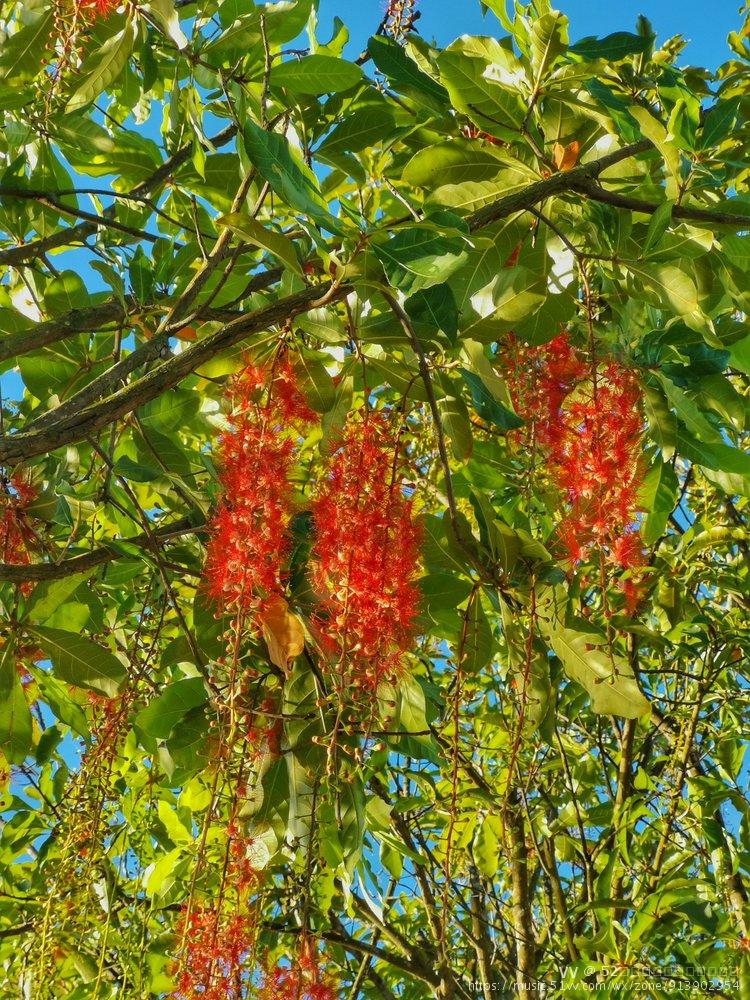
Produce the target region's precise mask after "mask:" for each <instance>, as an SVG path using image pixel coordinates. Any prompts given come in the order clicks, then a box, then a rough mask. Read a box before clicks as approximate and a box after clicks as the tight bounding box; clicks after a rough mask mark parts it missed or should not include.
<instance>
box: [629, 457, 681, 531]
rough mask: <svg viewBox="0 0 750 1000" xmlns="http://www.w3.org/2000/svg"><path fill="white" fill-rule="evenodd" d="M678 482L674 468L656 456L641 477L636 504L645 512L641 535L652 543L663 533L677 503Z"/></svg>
mask: <svg viewBox="0 0 750 1000" xmlns="http://www.w3.org/2000/svg"><path fill="white" fill-rule="evenodd" d="M678 488H679V483H678V481H677V475H676V474H675V471H674V469H673V468H672V466H671V465H669V464H668V463H667V462H663V461H662V460H661V459H660V458H657V459H656V461H655V462H654V464H653V465H652V466H651V468H650V469H649V470H648V472H647V473H646V475H645V476H644V478H643V483H642V486H641V489H640V490H639V493H638V506H639V507H640V508H641V509H642V510H644V511H645V512H646V514H647V517H646V519H645V520H644V522H643V524H642V525H641V537H642V538H643V541H644V543H645V544H646V545H653V544H654V542H656V541H658V539H659V538H661V536H662V535H663V534H664V531H665V530H666V527H667V524H668V522H669V515H670V514H671V513H672V511H673V510H674V508H675V504H676V503H677V491H678Z"/></svg>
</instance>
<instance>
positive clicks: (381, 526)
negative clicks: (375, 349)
mask: <svg viewBox="0 0 750 1000" xmlns="http://www.w3.org/2000/svg"><path fill="white" fill-rule="evenodd" d="M399 464H400V463H399V458H398V438H397V436H396V435H395V434H394V432H393V429H392V426H391V425H390V424H389V422H388V421H387V420H386V419H385V418H384V417H383V416H382V415H380V414H374V413H369V414H368V415H366V416H365V417H364V419H361V418H355V419H350V420H349V423H348V424H347V426H346V428H345V430H344V435H343V440H342V443H341V446H340V448H339V449H338V450H337V451H336V452H335V453H334V454H333V456H332V458H331V460H330V463H329V467H328V471H327V476H326V478H325V480H324V482H323V485H322V486H321V488H320V489H319V491H318V495H317V497H316V499H315V501H314V504H313V519H314V522H315V528H316V541H315V545H314V549H313V579H314V582H315V583H316V585H317V586H318V588H319V590H320V592H321V594H322V595H323V600H322V616H321V617H322V629H323V630H324V631H325V632H327V634H328V636H329V637H330V638H332V639H334V640H335V648H336V650H337V655H338V658H339V663H340V673H339V681H340V682H341V683H342V684H343V679H344V676H345V675H346V678H347V681H348V682H350V683H351V684H353V685H354V686H355V687H358V688H360V689H364V690H366V691H369V692H375V691H376V690H377V687H378V684H379V683H380V682H381V681H383V680H392V679H394V678H395V677H397V676H398V673H399V670H400V669H401V664H402V660H403V656H404V654H405V653H406V651H407V650H408V649H409V648H410V645H411V643H412V640H413V631H414V620H415V618H416V614H417V606H418V591H417V587H416V583H415V578H416V570H417V562H418V558H419V554H418V553H419V539H420V532H419V529H418V527H417V525H416V523H415V521H414V517H413V511H412V503H411V501H410V500H409V499H408V498H407V497H406V496H405V495H404V492H403V488H402V483H401V476H400V473H399Z"/></svg>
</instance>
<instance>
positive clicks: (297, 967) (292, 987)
mask: <svg viewBox="0 0 750 1000" xmlns="http://www.w3.org/2000/svg"><path fill="white" fill-rule="evenodd" d="M256 997H257V1000H336V997H337V991H336V989H335V988H334V986H333V984H332V983H331V982H330V980H329V977H328V976H327V975H326V973H325V971H324V969H323V968H322V966H321V955H320V952H319V951H318V948H317V947H316V945H315V942H314V941H313V940H312V938H310V937H309V935H307V934H303V935H301V936H300V941H299V945H298V950H297V956H296V957H295V958H293V960H292V963H291V965H289V966H281V965H275V966H274V967H273V968H270V969H269V968H263V969H262V970H261V980H260V988H259V990H258V993H257V994H256Z"/></svg>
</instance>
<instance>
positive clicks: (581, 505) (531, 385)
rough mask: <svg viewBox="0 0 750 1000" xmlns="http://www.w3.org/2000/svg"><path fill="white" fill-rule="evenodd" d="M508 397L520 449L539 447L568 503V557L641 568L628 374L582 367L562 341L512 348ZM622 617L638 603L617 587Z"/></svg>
mask: <svg viewBox="0 0 750 1000" xmlns="http://www.w3.org/2000/svg"><path fill="white" fill-rule="evenodd" d="M509 354H510V356H511V358H512V364H511V367H510V373H509V374H510V379H509V383H510V390H511V395H512V397H513V402H514V405H515V406H516V408H517V409H518V411H519V413H520V414H521V415H522V416H524V417H525V418H526V421H527V424H526V435H527V440H526V442H525V443H526V445H527V446H528V447H530V449H532V450H533V449H534V448H535V447H536V446H538V447H539V448H540V449H541V451H542V453H543V454H544V456H545V462H546V467H547V470H548V473H549V475H550V478H551V479H552V481H553V482H554V484H555V485H556V486H557V487H558V488H559V489H560V490H561V491H562V492H563V493H564V495H565V499H566V502H567V513H566V514H565V516H564V518H563V520H562V522H561V524H560V526H559V529H558V535H559V538H560V541H561V543H562V545H563V547H564V549H565V552H566V554H567V556H568V557H569V558H570V559H573V560H574V561H579V560H581V559H583V558H585V557H586V556H587V555H588V554H589V552H590V550H591V549H592V548H594V547H598V548H600V549H602V550H603V551H604V552H605V553H606V554H607V557H608V558H609V560H610V561H611V562H612V563H613V564H614V565H616V566H618V567H620V568H622V569H629V568H633V567H635V566H638V565H641V564H642V562H643V552H642V547H641V545H640V542H639V539H638V536H637V533H636V532H637V525H636V524H635V514H636V510H637V500H636V496H637V492H638V487H639V485H640V482H641V476H642V466H641V435H642V418H641V410H640V400H641V394H640V389H639V386H638V381H637V379H636V377H635V375H634V373H633V372H631V371H629V370H628V369H626V368H623V367H622V366H621V365H619V364H617V363H616V362H614V361H608V362H606V363H600V364H593V365H592V364H587V363H586V362H585V360H584V359H583V358H582V357H581V356H580V354H579V353H578V352H577V351H576V349H575V348H574V347H573V346H572V345H571V344H570V342H569V341H568V337H567V334H565V333H563V334H560V336H558V337H555V339H554V340H552V341H550V342H549V343H548V344H544V345H543V346H542V347H536V348H525V347H523V345H519V344H518V343H517V342H516V341H515V340H512V341H511V343H510V346H509ZM622 589H623V591H624V592H625V596H626V601H627V604H628V606H629V609H630V610H632V609H633V603H634V602H635V601H636V600H637V595H636V593H635V587H634V584H633V583H632V581H630V580H629V579H628V580H625V581H623V588H622Z"/></svg>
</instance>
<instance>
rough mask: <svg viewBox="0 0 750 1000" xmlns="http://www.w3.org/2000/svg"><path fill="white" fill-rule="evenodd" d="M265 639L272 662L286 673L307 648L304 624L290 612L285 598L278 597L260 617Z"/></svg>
mask: <svg viewBox="0 0 750 1000" xmlns="http://www.w3.org/2000/svg"><path fill="white" fill-rule="evenodd" d="M260 623H261V627H262V629H263V638H264V639H265V640H266V645H267V646H268V654H269V656H270V658H271V662H272V663H274V664H275V665H276V666H277V667H281V669H282V670H284V671H286V669H287V667H288V666H289V663H290V661H291V660H293V659H294V658H295V657H296V656H299V654H300V653H301V652H302V650H303V649H304V648H305V633H304V630H303V628H302V622H301V621H300V619H299V618H298V617H297V615H295V614H293V613H292V612H291V611H290V610H289V605H288V604H287V603H286V601H285V600H284V598H283V597H277V598H275V599H274V600H273V602H272V603H271V604H269V606H268V607H267V608H266V609H265V611H263V613H262V614H261V616H260Z"/></svg>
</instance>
